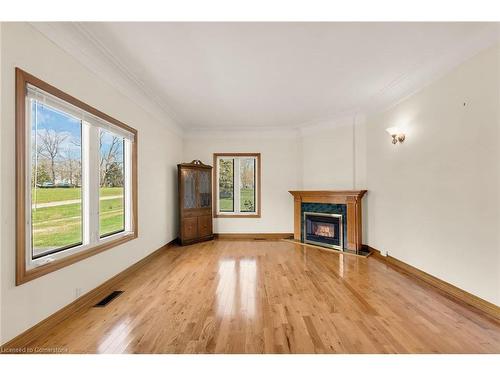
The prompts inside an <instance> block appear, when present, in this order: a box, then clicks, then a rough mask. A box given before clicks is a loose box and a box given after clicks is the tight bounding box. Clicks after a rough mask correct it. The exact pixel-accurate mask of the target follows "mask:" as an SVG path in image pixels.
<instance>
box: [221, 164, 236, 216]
mask: <svg viewBox="0 0 500 375" xmlns="http://www.w3.org/2000/svg"><path fill="white" fill-rule="evenodd" d="M233 175H234V160H233V159H220V160H219V211H220V212H233V211H234V180H233Z"/></svg>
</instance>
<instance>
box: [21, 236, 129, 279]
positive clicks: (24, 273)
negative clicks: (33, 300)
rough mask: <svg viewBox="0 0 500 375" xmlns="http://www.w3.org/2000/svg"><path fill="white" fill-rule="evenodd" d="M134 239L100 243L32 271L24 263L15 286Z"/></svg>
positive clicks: (121, 237) (117, 239)
mask: <svg viewBox="0 0 500 375" xmlns="http://www.w3.org/2000/svg"><path fill="white" fill-rule="evenodd" d="M136 238H137V233H134V232H132V233H127V234H125V235H123V236H120V237H118V238H115V239H112V240H109V241H105V242H102V243H100V244H98V245H96V246H93V247H91V248H88V249H85V250H82V251H79V252H78V253H75V254H72V255H68V256H67V257H64V258H61V259H57V260H54V261H52V262H50V263H46V264H43V265H40V266H38V267H35V268H32V269H26V263H24V267H23V269H21V270H18V272H17V273H16V286H17V285H21V284H24V283H27V282H28V281H31V280H34V279H36V278H38V277H41V276H44V275H47V274H48V273H51V272H54V271H57V270H59V269H61V268H64V267H67V266H69V265H71V264H73V263H76V262H79V261H80V260H83V259H85V258H89V257H91V256H93V255H96V254H99V253H101V252H103V251H106V250H109V249H111V248H113V247H116V246H118V245H121V244H124V243H126V242H128V241H131V240H133V239H136Z"/></svg>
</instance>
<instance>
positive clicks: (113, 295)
mask: <svg viewBox="0 0 500 375" xmlns="http://www.w3.org/2000/svg"><path fill="white" fill-rule="evenodd" d="M122 293H123V290H115V291H113V292H111V293H110V294H108V295H107V296H106V297H104V298H103V299H102V300H100V301H99V302H97V303H96V304H95V305H94V307H104V306H106V305H107V304H108V303H110V302H111V301H113V300H114V299H115V298H116V297H118V296H119V295H120V294H122Z"/></svg>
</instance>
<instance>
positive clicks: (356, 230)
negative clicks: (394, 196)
mask: <svg viewBox="0 0 500 375" xmlns="http://www.w3.org/2000/svg"><path fill="white" fill-rule="evenodd" d="M366 192H367V190H291V191H290V194H292V195H293V198H294V230H293V238H294V239H295V240H298V241H300V232H301V227H300V224H301V217H300V215H301V211H302V202H304V203H333V204H345V205H346V206H347V238H346V239H344V240H345V241H346V248H347V250H352V251H359V250H361V245H362V220H361V219H362V218H361V213H362V209H361V198H363V195H365V193H366Z"/></svg>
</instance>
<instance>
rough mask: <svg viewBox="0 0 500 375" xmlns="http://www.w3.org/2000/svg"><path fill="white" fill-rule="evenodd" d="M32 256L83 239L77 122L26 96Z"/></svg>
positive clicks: (68, 245) (80, 167)
mask: <svg viewBox="0 0 500 375" xmlns="http://www.w3.org/2000/svg"><path fill="white" fill-rule="evenodd" d="M29 105H30V111H31V113H30V119H31V184H30V185H31V231H32V232H31V234H32V235H31V240H32V257H33V258H34V259H35V258H38V257H40V256H43V255H46V254H50V253H53V252H56V251H58V250H60V249H65V248H69V247H72V246H76V245H80V244H81V243H82V194H81V181H82V180H81V179H82V152H81V144H82V124H81V121H80V120H78V119H76V118H75V117H72V116H70V115H68V114H66V113H64V112H62V111H59V110H56V109H53V108H52V107H49V106H46V105H43V104H41V103H40V102H38V101H37V100H33V99H31V100H29Z"/></svg>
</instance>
